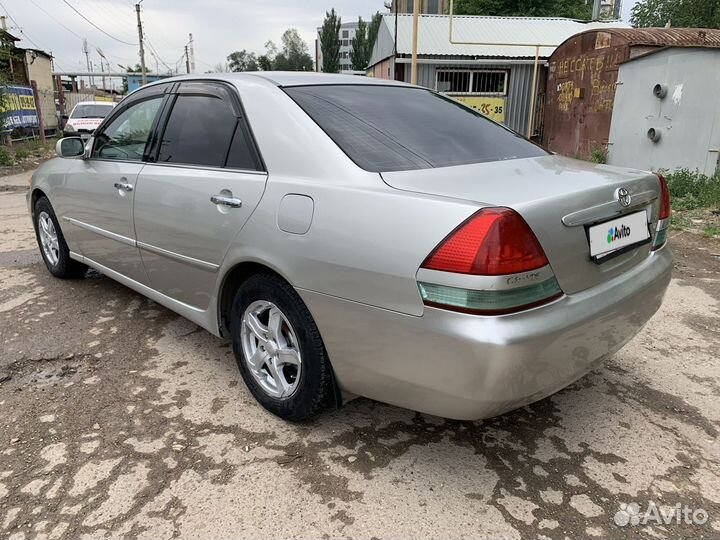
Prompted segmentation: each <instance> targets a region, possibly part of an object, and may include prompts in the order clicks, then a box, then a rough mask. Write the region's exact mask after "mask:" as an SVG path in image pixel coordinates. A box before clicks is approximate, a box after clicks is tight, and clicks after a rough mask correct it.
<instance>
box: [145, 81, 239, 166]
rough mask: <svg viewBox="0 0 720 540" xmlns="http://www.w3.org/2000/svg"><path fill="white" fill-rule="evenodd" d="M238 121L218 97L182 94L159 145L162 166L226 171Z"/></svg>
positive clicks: (159, 159) (159, 160)
mask: <svg viewBox="0 0 720 540" xmlns="http://www.w3.org/2000/svg"><path fill="white" fill-rule="evenodd" d="M237 123H238V119H237V117H236V116H235V113H234V112H233V110H232V108H231V107H230V105H229V104H228V103H227V102H226V101H224V100H222V99H220V98H219V97H215V96H210V95H197V94H180V95H179V96H178V97H177V100H176V101H175V105H174V106H173V109H172V111H171V112H170V119H169V120H168V123H167V127H166V128H165V133H164V134H163V138H162V142H161V144H160V154H159V156H158V162H159V163H183V164H188V165H204V166H208V167H223V166H224V165H225V159H226V157H227V155H228V149H229V147H230V142H231V140H232V138H233V134H234V133H235V127H236V125H237Z"/></svg>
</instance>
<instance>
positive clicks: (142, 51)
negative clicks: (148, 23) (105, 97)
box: [135, 0, 148, 85]
mask: <svg viewBox="0 0 720 540" xmlns="http://www.w3.org/2000/svg"><path fill="white" fill-rule="evenodd" d="M140 1H141V2H142V0H140ZM135 13H137V21H138V41H139V42H140V70H141V71H142V83H143V85H146V84H147V82H148V81H147V71H145V49H144V47H143V29H142V20H141V19H140V3H139V2H138V3H137V4H135Z"/></svg>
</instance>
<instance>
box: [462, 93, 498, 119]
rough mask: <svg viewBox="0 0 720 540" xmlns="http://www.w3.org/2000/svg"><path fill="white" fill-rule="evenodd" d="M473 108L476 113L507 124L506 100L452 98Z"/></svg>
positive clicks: (475, 97) (469, 97)
mask: <svg viewBox="0 0 720 540" xmlns="http://www.w3.org/2000/svg"><path fill="white" fill-rule="evenodd" d="M450 97H452V98H453V99H456V100H458V101H460V102H461V103H464V104H465V105H467V106H468V107H472V108H473V109H475V110H476V111H478V112H480V113H481V114H484V115H485V116H487V117H489V118H492V119H493V120H495V121H496V122H500V123H504V122H505V98H504V97H488V96H450Z"/></svg>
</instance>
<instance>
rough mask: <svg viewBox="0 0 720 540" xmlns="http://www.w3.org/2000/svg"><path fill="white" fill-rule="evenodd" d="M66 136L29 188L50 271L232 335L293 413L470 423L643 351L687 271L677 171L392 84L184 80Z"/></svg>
mask: <svg viewBox="0 0 720 540" xmlns="http://www.w3.org/2000/svg"><path fill="white" fill-rule="evenodd" d="M57 150H58V154H59V155H60V156H61V158H62V159H55V160H51V161H48V162H46V163H44V164H43V165H42V166H41V167H40V168H39V169H38V170H37V172H36V173H35V174H34V176H33V179H32V186H31V189H30V191H29V193H28V207H29V210H30V214H31V216H32V219H33V222H34V224H35V230H36V232H37V240H38V245H39V247H40V252H41V254H42V257H43V259H44V261H45V264H46V265H47V268H48V270H49V271H50V272H51V273H52V274H53V275H55V276H57V277H60V278H70V277H80V276H82V275H84V273H85V271H86V270H87V267H88V266H91V267H93V268H95V269H97V270H99V271H100V272H102V273H103V274H105V275H107V276H109V277H111V278H113V279H115V280H117V281H119V282H120V283H123V284H125V285H126V286H128V287H130V288H132V289H134V290H136V291H138V292H140V293H142V294H144V295H145V296H147V297H149V298H151V299H152V300H154V301H156V302H158V303H159V304H161V305H163V306H166V307H168V308H170V309H173V310H175V311H176V312H177V313H180V314H181V315H183V316H185V317H186V318H188V319H189V320H191V321H193V322H194V323H196V324H198V325H200V326H202V327H203V328H205V329H207V330H208V331H210V332H212V333H213V334H215V335H218V336H225V337H227V338H230V339H232V341H233V347H234V352H235V357H236V360H237V363H238V367H239V369H240V372H241V374H242V376H243V378H244V380H245V382H246V384H247V386H248V388H249V389H250V391H251V392H252V394H253V395H254V396H255V398H256V399H257V400H258V401H259V402H260V403H261V404H262V405H263V406H264V407H266V408H267V409H268V410H269V411H271V412H273V413H274V414H276V415H278V416H280V417H282V418H286V419H288V420H304V419H306V418H309V417H311V416H312V415H313V414H315V413H317V412H318V411H320V410H321V409H322V408H323V407H324V406H326V405H328V404H340V403H342V402H344V401H345V400H347V399H350V398H352V397H354V396H365V397H369V398H373V399H377V400H380V401H385V402H387V403H391V404H395V405H400V406H403V407H408V408H411V409H415V410H418V411H421V412H425V413H430V414H434V415H438V416H445V417H449V418H456V419H478V418H484V417H488V416H494V415H497V414H500V413H502V412H504V411H507V410H510V409H513V408H515V407H520V406H523V405H526V404H528V403H532V402H533V401H537V400H538V399H541V398H544V397H545V396H548V395H550V394H552V393H554V392H557V391H558V390H560V389H561V388H563V387H565V386H567V385H568V384H570V383H571V382H573V381H575V380H576V379H578V378H579V377H581V376H583V375H584V374H585V373H587V372H588V371H589V370H591V369H593V368H594V367H595V366H597V365H598V363H599V362H601V361H602V359H603V358H606V357H607V355H609V354H612V353H614V352H616V351H617V350H619V349H620V348H621V347H622V346H623V345H625V343H627V342H628V341H629V340H630V339H631V338H632V337H633V336H634V335H635V334H636V333H637V332H638V331H640V329H641V328H642V327H643V326H644V325H645V324H646V323H647V322H648V321H649V320H650V318H651V317H652V315H653V314H654V313H655V312H656V311H657V309H658V308H659V307H660V304H661V302H662V299H663V295H664V293H665V289H666V287H667V285H668V283H669V281H670V274H671V270H672V255H671V253H670V250H669V249H668V247H667V231H668V225H669V222H670V219H669V218H670V199H669V194H668V189H667V185H666V183H665V180H664V179H663V178H662V176H661V175H658V174H653V173H651V172H648V171H640V170H634V169H624V168H619V167H611V166H608V165H599V164H593V163H587V162H584V161H579V160H575V159H570V158H566V157H562V156H556V155H552V154H550V153H549V152H546V151H545V150H543V149H542V148H540V147H538V146H536V145H534V144H533V143H531V142H530V141H528V140H526V139H524V138H523V137H521V136H519V135H517V134H516V133H513V132H512V131H510V130H508V129H506V128H505V127H503V126H501V125H499V124H496V123H495V122H493V121H491V120H490V119H488V118H486V117H484V116H482V115H481V114H480V113H479V112H477V111H475V110H473V109H471V108H468V107H465V106H464V105H462V104H460V103H459V102H457V101H454V100H452V99H449V98H447V97H446V96H443V95H441V94H438V93H436V92H433V91H432V90H428V89H426V88H420V87H416V86H410V85H407V84H404V83H399V82H395V81H384V80H381V79H373V78H367V77H351V76H347V75H331V74H319V73H272V72H258V73H254V74H248V73H242V74H241V73H232V74H225V73H223V74H216V75H202V76H188V77H180V78H172V79H165V80H163V81H159V82H157V83H153V84H149V85H147V86H144V87H142V88H140V89H139V90H137V91H135V92H133V93H132V94H130V95H129V96H128V97H126V98H125V99H124V100H123V101H122V102H121V103H120V104H119V106H118V107H117V109H115V110H114V111H113V112H112V113H111V114H110V116H108V117H107V118H106V119H105V121H104V122H103V123H102V125H100V127H99V128H98V129H97V131H96V132H95V133H94V134H93V135H92V137H91V138H90V140H89V141H88V142H87V143H85V142H84V141H82V140H81V139H80V138H79V137H69V138H65V139H61V140H60V141H58V143H57ZM57 301H58V302H60V301H62V300H61V299H60V298H58V299H57Z"/></svg>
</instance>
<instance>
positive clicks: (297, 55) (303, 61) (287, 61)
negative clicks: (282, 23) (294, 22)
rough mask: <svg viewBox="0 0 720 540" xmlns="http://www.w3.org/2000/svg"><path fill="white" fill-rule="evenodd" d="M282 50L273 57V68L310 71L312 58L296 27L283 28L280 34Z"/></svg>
mask: <svg viewBox="0 0 720 540" xmlns="http://www.w3.org/2000/svg"><path fill="white" fill-rule="evenodd" d="M281 41H282V50H281V51H280V52H279V53H278V55H277V56H276V57H275V62H274V64H275V65H274V66H273V67H274V69H277V70H280V71H312V69H313V59H312V56H310V54H309V53H308V46H307V43H305V42H304V41H303V40H302V38H301V37H300V34H298V31H297V29H295V28H290V29H288V30H285V33H284V34H283V35H282V38H281Z"/></svg>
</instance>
